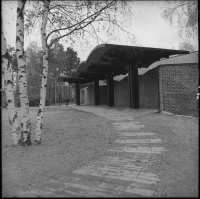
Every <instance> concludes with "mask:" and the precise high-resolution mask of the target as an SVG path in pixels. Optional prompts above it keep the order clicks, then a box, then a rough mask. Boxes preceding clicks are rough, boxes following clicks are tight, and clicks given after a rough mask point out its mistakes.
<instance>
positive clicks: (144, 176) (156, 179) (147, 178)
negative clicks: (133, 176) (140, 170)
mask: <svg viewBox="0 0 200 199" xmlns="http://www.w3.org/2000/svg"><path fill="white" fill-rule="evenodd" d="M137 178H141V179H146V180H152V181H160V179H159V178H156V177H152V176H148V175H141V174H139V175H138V177H137Z"/></svg>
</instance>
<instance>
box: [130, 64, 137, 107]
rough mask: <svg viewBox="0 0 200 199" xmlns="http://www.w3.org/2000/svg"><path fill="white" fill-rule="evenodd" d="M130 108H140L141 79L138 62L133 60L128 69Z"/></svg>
mask: <svg viewBox="0 0 200 199" xmlns="http://www.w3.org/2000/svg"><path fill="white" fill-rule="evenodd" d="M128 78H129V92H130V104H129V106H130V108H133V109H137V108H139V79H138V67H137V62H131V63H130V65H129V69H128Z"/></svg>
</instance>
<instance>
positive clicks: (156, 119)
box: [2, 108, 198, 197]
mask: <svg viewBox="0 0 200 199" xmlns="http://www.w3.org/2000/svg"><path fill="white" fill-rule="evenodd" d="M117 110H119V111H127V113H129V112H130V111H131V110H130V109H129V110H128V109H124V108H120V109H117ZM36 113H37V109H34V110H32V109H31V110H30V115H31V122H32V132H34V129H35V127H34V126H35V119H36ZM135 120H136V121H138V122H139V123H140V124H142V125H145V126H146V127H145V128H146V129H145V130H146V131H151V132H155V133H157V134H158V137H159V138H161V139H162V140H163V147H164V148H165V149H167V150H166V152H163V153H162V154H160V155H158V156H156V159H154V160H153V161H151V162H150V163H149V165H148V169H149V171H151V172H153V173H157V174H158V175H159V176H160V179H161V180H160V183H159V187H158V189H157V191H156V193H155V194H154V197H184V196H185V197H186V196H189V197H197V196H198V119H197V118H191V117H183V116H176V115H167V114H162V113H154V114H146V115H139V116H137V115H136V116H135ZM43 126H44V129H43V131H44V132H43V138H42V144H41V145H39V146H30V147H20V146H12V143H11V138H10V135H9V125H8V118H7V110H2V196H3V197H6V196H11V197H12V196H15V195H16V194H17V193H18V192H19V191H20V190H23V191H26V190H29V189H32V187H33V184H37V185H38V186H40V185H41V186H42V184H44V182H47V181H49V180H50V179H58V178H60V177H61V176H63V175H65V174H66V173H68V172H70V171H72V170H74V169H76V168H78V167H80V166H82V165H85V164H87V163H88V161H90V160H93V159H95V158H96V157H100V156H103V155H104V154H105V153H106V150H107V149H108V148H112V146H113V142H114V140H115V138H116V136H117V133H116V130H115V129H114V127H113V126H112V125H111V124H110V122H108V120H107V119H105V118H104V117H101V116H97V115H95V114H93V113H88V112H83V111H80V110H75V109H71V108H65V109H61V108H60V109H59V108H51V109H46V110H45V114H44V125H43Z"/></svg>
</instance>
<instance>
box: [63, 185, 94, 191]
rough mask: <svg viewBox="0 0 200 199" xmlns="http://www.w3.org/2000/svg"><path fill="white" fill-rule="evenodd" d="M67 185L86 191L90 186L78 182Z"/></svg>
mask: <svg viewBox="0 0 200 199" xmlns="http://www.w3.org/2000/svg"><path fill="white" fill-rule="evenodd" d="M67 187H75V188H78V189H83V190H86V191H89V190H90V189H91V188H92V187H91V186H86V185H82V184H79V183H69V184H68V186H67Z"/></svg>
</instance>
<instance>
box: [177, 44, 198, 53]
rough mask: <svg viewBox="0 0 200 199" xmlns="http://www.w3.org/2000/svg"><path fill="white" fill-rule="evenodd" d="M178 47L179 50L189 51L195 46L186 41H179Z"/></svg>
mask: <svg viewBox="0 0 200 199" xmlns="http://www.w3.org/2000/svg"><path fill="white" fill-rule="evenodd" d="M179 49H180V50H188V51H190V52H192V51H195V47H194V46H193V45H192V44H190V43H187V42H182V43H180V44H179Z"/></svg>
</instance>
